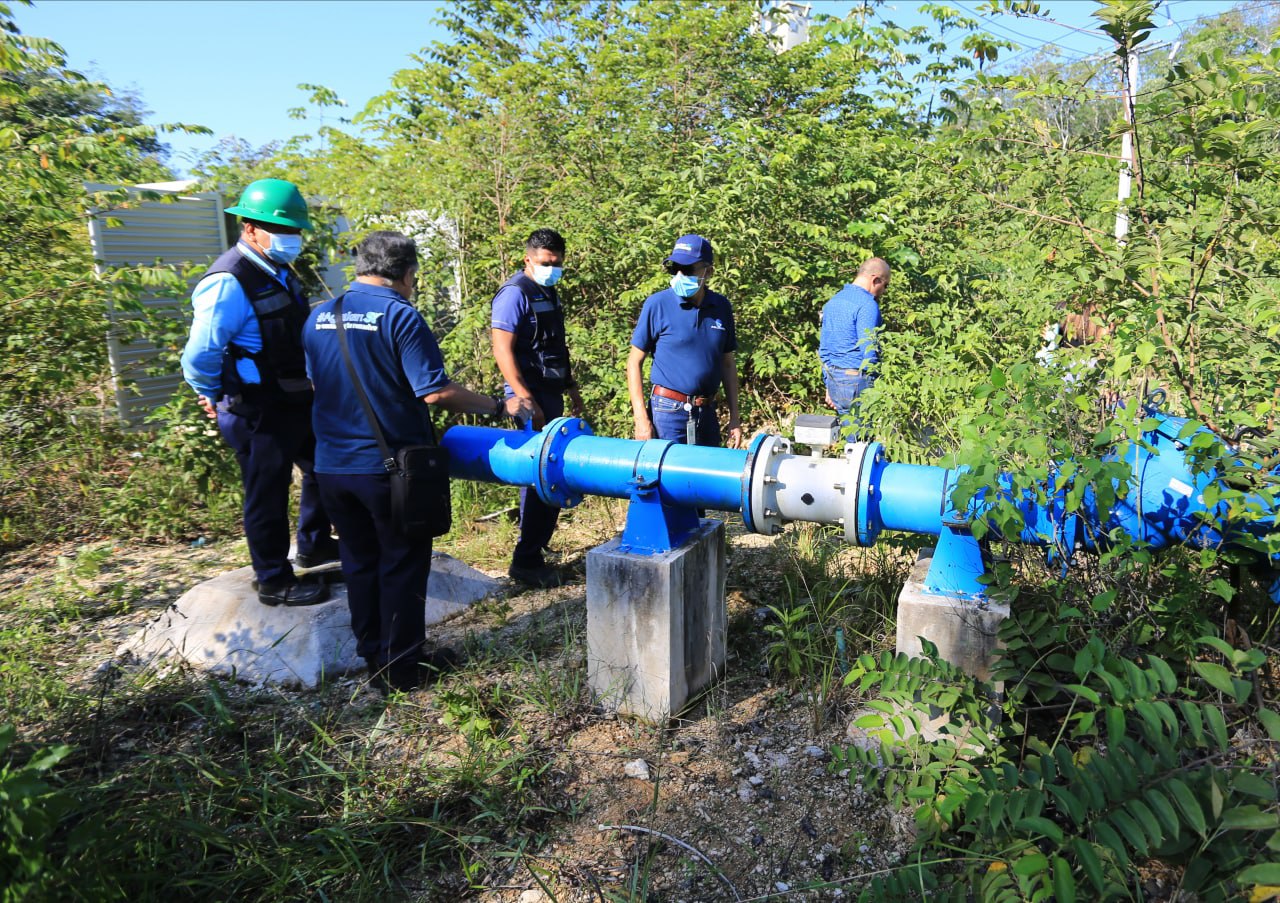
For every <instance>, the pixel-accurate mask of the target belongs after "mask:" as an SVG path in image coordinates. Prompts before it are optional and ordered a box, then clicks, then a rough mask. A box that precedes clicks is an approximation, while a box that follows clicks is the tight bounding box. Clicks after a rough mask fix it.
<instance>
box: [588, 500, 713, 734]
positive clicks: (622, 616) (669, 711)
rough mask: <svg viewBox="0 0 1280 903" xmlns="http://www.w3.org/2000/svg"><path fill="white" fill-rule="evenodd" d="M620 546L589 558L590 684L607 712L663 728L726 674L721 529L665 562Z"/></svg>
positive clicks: (701, 535) (706, 528)
mask: <svg viewBox="0 0 1280 903" xmlns="http://www.w3.org/2000/svg"><path fill="white" fill-rule="evenodd" d="M620 542H621V540H620V538H617V539H613V540H610V541H609V542H607V543H605V544H604V545H602V546H598V547H596V548H594V549H592V550H591V551H590V552H588V553H587V669H588V679H589V683H590V686H591V689H592V691H593V692H594V693H595V694H596V697H597V698H598V699H599V700H600V702H601V704H602V705H604V706H605V708H607V709H609V710H610V711H617V712H620V713H622V714H627V715H635V716H638V717H640V718H644V719H646V720H649V721H654V722H663V721H666V720H667V719H668V718H669V717H670V716H671V715H673V714H675V713H676V712H679V711H680V709H682V708H683V707H684V705H685V703H687V702H688V701H689V697H690V696H691V695H692V694H694V693H697V692H698V691H699V690H701V689H703V688H704V687H706V686H707V685H708V684H709V683H710V682H711V681H712V680H713V679H715V678H716V677H718V676H719V675H720V674H721V672H722V671H723V669H724V660H725V626H726V615H725V602H724V580H725V530H724V522H723V521H718V520H712V519H706V520H703V521H702V522H701V525H700V526H699V528H698V530H697V532H696V533H695V534H694V536H693V538H692V539H690V540H689V541H688V542H687V543H685V544H684V545H683V546H681V547H680V548H678V549H675V550H673V551H671V552H666V553H664V554H660V555H636V554H633V553H630V552H622V551H620V550H619V545H620Z"/></svg>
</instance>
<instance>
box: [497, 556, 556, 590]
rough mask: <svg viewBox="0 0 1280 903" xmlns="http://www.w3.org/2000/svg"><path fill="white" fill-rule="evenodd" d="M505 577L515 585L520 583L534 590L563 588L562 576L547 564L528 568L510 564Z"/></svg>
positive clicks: (513, 563)
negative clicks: (514, 582)
mask: <svg viewBox="0 0 1280 903" xmlns="http://www.w3.org/2000/svg"><path fill="white" fill-rule="evenodd" d="M507 576H508V577H510V578H511V579H512V580H514V581H516V582H517V583H522V584H524V585H525V586H530V587H533V588H535V589H552V588H553V587H557V586H564V576H563V575H562V574H561V573H560V572H559V571H558V570H556V569H555V568H553V567H552V566H551V565H549V564H541V565H538V566H537V567H528V566H526V565H523V564H516V563H515V562H512V563H511V567H509V568H507Z"/></svg>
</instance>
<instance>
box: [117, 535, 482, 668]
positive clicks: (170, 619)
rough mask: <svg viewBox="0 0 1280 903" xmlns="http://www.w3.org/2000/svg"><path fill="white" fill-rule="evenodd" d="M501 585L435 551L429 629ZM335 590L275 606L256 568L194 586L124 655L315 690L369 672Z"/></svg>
mask: <svg viewBox="0 0 1280 903" xmlns="http://www.w3.org/2000/svg"><path fill="white" fill-rule="evenodd" d="M500 585H501V584H500V582H499V581H498V580H495V579H494V578H492V577H488V576H486V575H485V574H482V573H480V572H479V571H477V570H476V569H475V568H472V567H469V566H468V565H466V564H463V563H462V562H461V561H459V560H458V559H456V558H452V557H450V556H448V555H443V554H441V553H438V552H437V553H433V555H432V562H431V576H430V578H429V579H428V581H427V604H426V623H427V625H428V626H430V625H432V624H437V623H439V622H440V621H443V620H445V619H446V618H449V617H452V616H453V615H455V614H458V613H459V612H461V611H464V610H465V609H466V608H467V607H468V606H469V605H471V604H472V603H474V602H477V601H479V600H480V599H483V598H485V597H486V596H490V595H493V594H494V593H495V592H496V591H497V589H498V587H499V586H500ZM330 592H331V594H332V595H331V597H330V600H329V601H328V602H325V603H323V604H321V605H311V606H307V607H304V608H288V607H285V606H278V607H274V608H273V607H271V606H267V605H263V604H262V603H261V602H259V601H258V594H257V593H256V592H254V589H253V569H252V568H247V567H245V568H240V569H238V570H234V571H228V572H227V573H225V574H219V575H218V576H217V577H214V578H213V579H212V580H206V581H205V582H204V583H200V584H197V585H196V586H194V587H192V588H191V589H190V590H188V591H187V592H186V593H185V594H184V595H183V596H182V598H180V599H179V600H178V601H177V602H176V603H175V604H174V605H173V606H172V607H171V608H169V609H167V610H166V611H165V612H164V614H162V615H161V616H160V617H159V618H157V619H156V620H155V621H153V622H152V623H150V624H148V625H147V626H146V627H144V628H143V629H142V630H141V631H139V632H138V633H137V634H135V635H134V636H133V637H131V638H130V639H129V640H128V641H127V642H125V643H124V644H123V645H122V646H121V647H120V648H119V649H118V650H117V654H118V655H123V654H131V655H133V656H135V657H136V658H138V659H140V660H142V661H144V662H152V661H158V660H163V659H166V658H175V659H181V660H183V661H186V662H187V663H189V664H191V665H193V666H194V667H196V668H200V669H202V670H205V671H210V672H213V673H215V674H223V675H226V676H228V677H233V678H236V679H238V680H243V681H247V682H249V683H254V684H280V685H285V686H301V687H314V686H316V685H317V684H318V683H320V681H321V680H323V679H324V678H325V677H333V676H336V675H340V674H346V673H348V672H351V671H357V670H359V669H360V668H363V667H364V661H363V660H362V659H361V658H359V657H358V656H357V655H356V650H355V645H356V644H355V637H353V636H352V635H351V612H350V611H349V609H348V608H347V588H346V586H345V585H344V584H342V583H335V584H333V585H331V586H330Z"/></svg>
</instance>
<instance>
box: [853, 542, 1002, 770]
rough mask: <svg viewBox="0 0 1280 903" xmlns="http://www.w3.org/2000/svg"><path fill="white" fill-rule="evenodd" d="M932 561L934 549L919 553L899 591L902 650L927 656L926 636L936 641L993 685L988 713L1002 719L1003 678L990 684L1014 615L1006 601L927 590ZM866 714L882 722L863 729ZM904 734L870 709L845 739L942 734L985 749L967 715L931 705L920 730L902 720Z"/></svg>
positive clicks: (874, 744)
mask: <svg viewBox="0 0 1280 903" xmlns="http://www.w3.org/2000/svg"><path fill="white" fill-rule="evenodd" d="M932 563H933V549H925V550H923V551H921V552H920V556H919V558H917V559H916V563H915V565H914V566H913V567H912V568H911V574H910V576H909V577H908V578H907V582H906V584H905V585H904V586H903V587H902V593H901V594H900V595H899V596H898V643H897V651H898V652H900V653H906V654H907V655H909V656H911V657H913V658H922V657H923V656H924V648H923V646H922V644H921V638H923V639H925V640H928V641H929V642H931V643H933V644H934V645H935V646H936V647H937V649H938V657H939V658H941V659H942V660H943V661H946V662H949V663H951V664H952V665H955V666H956V667H957V668H959V669H960V670H961V671H963V672H965V673H966V674H968V675H970V676H971V677H975V678H977V679H978V680H980V681H983V682H986V683H987V684H988V692H989V694H990V699H991V703H990V705H989V706H988V707H987V715H988V717H990V719H991V720H992V721H999V720H1000V706H999V699H1000V696H1001V695H1002V694H1003V692H1004V685H1003V684H1002V683H998V682H997V683H991V681H990V678H991V669H992V667H993V666H994V665H995V659H996V654H997V653H998V652H999V650H1000V648H1001V644H1000V638H999V631H1000V625H1001V623H1003V622H1004V619H1005V618H1007V617H1009V607H1008V606H1007V605H996V604H993V603H991V602H989V601H985V600H977V599H966V598H961V597H955V596H943V595H938V594H935V593H931V592H929V591H928V590H926V589H925V576H926V575H927V574H928V573H929V567H930V565H931V564H932ZM865 715H873V716H875V717H876V718H877V719H879V723H880V725H881V726H880V727H878V728H877V727H870V728H862V727H859V726H858V721H859V720H860V719H861V718H862V717H863V716H865ZM900 722H901V724H902V733H901V735H898V734H896V733H895V732H894V729H893V728H891V727H890V726H889V723H890V722H889V719H888V717H886V716H884V715H883V713H881V712H878V711H874V710H871V709H863V710H860V711H857V712H855V713H854V715H853V718H852V719H850V721H849V727H848V730H847V732H846V739H848V740H849V742H850V743H852V744H854V745H855V746H859V747H861V748H863V749H876V750H878V749H879V745H880V743H882V742H884V743H889V744H890V745H897V743H898V742H900V741H905V740H907V739H909V738H910V737H912V736H915V735H917V734H918V735H919V736H920V737H922V738H924V739H925V740H927V741H930V742H932V741H937V740H941V739H943V738H945V739H948V740H950V741H952V742H953V743H956V744H957V745H958V746H959V747H960V748H961V749H966V748H968V749H970V750H971V751H972V752H974V753H977V752H980V746H977V745H974V744H973V743H972V742H971V740H970V737H971V735H972V731H973V729H974V726H973V725H972V724H969V723H968V722H967V721H965V720H956V721H953V720H952V717H951V714H950V713H949V712H945V711H942V710H940V709H936V708H932V707H931V708H930V711H929V713H928V716H927V717H926V718H924V719H923V720H922V721H921V723H920V725H919V728H918V729H917V728H916V726H915V724H914V723H913V722H912V720H911V718H910V717H906V716H905V713H904V716H903V717H902V718H901V719H900Z"/></svg>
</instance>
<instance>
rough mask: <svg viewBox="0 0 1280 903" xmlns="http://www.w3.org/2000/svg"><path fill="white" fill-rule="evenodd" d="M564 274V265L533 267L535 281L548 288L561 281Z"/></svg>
mask: <svg viewBox="0 0 1280 903" xmlns="http://www.w3.org/2000/svg"><path fill="white" fill-rule="evenodd" d="M563 275H564V267H550V266H547V267H542V266H534V268H533V281H534V282H536V283H538V285H545V286H547V287H548V288H550V287H551V286H553V285H555V284H556V283H557V282H559V281H560V277H561V276H563Z"/></svg>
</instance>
